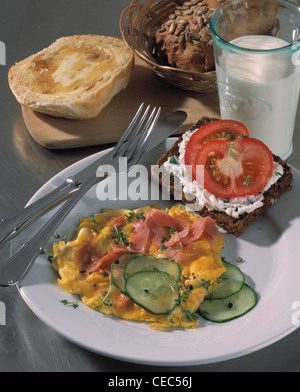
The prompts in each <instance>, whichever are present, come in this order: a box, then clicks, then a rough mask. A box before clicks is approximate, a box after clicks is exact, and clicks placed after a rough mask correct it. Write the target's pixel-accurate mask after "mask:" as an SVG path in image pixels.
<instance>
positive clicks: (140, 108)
mask: <svg viewBox="0 0 300 392" xmlns="http://www.w3.org/2000/svg"><path fill="white" fill-rule="evenodd" d="M143 107H144V102H143V103H142V104H141V105H140V107H139V109H138V111H137V112H136V114H135V116H134V117H133V119H132V121H131V123H130V124H129V126H128V128H127V129H126V131H125V132H124V133H123V135H122V137H121V139H120V140H119V141H118V143H117V144H116V146H115V147H114V149H113V150H112V152H111V155H112V157H113V158H114V157H115V155H116V154H117V153H118V152H119V150H120V149H121V147H122V146H123V145H124V142H125V140H126V139H127V137H128V135H129V134H130V132H131V131H132V129H133V127H134V125H135V123H136V122H137V120H138V118H139V116H140V114H141V111H142V109H143Z"/></svg>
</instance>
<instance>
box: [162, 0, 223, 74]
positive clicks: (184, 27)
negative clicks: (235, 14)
mask: <svg viewBox="0 0 300 392" xmlns="http://www.w3.org/2000/svg"><path fill="white" fill-rule="evenodd" d="M224 1H225V0H205V1H202V0H191V1H185V2H184V3H183V4H182V6H177V7H176V9H175V10H174V13H173V14H171V15H169V19H168V20H167V21H166V22H165V23H164V24H163V25H162V26H161V28H160V29H159V30H158V32H157V33H156V35H155V48H156V55H157V57H158V58H159V60H160V62H161V63H163V64H165V65H169V66H171V67H175V68H180V69H183V70H186V71H191V72H201V73H202V72H207V71H211V70H213V69H214V66H215V65H214V52H213V42H212V36H211V31H210V28H209V19H210V16H211V14H212V12H213V11H214V10H215V9H216V8H217V7H218V6H219V5H220V4H221V3H224Z"/></svg>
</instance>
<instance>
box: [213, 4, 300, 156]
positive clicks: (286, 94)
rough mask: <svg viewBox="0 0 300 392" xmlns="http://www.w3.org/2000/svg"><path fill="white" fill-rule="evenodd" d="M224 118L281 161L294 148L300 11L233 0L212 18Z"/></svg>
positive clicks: (292, 6) (293, 7) (288, 6)
mask: <svg viewBox="0 0 300 392" xmlns="http://www.w3.org/2000/svg"><path fill="white" fill-rule="evenodd" d="M210 28H211V32H212V36H213V42H214V53H215V63H216V73H217V85H218V96H219V101H220V110H221V118H222V119H233V120H238V121H240V122H242V123H244V124H245V125H246V126H247V127H248V129H249V132H250V136H251V137H254V138H257V139H260V140H261V141H263V142H264V143H265V144H266V145H267V146H268V147H269V148H270V150H271V151H272V152H273V154H275V155H278V156H280V157H281V158H282V159H287V158H288V157H289V156H290V155H291V153H292V150H293V134H294V128H295V119H296V112H297V107H298V98H299V90H300V8H299V7H298V6H297V5H296V4H294V3H292V2H289V1H285V0H263V1H262V0H233V1H229V2H225V3H223V4H222V5H220V6H219V7H218V8H217V9H216V10H215V11H214V13H213V14H212V16H211V18H210Z"/></svg>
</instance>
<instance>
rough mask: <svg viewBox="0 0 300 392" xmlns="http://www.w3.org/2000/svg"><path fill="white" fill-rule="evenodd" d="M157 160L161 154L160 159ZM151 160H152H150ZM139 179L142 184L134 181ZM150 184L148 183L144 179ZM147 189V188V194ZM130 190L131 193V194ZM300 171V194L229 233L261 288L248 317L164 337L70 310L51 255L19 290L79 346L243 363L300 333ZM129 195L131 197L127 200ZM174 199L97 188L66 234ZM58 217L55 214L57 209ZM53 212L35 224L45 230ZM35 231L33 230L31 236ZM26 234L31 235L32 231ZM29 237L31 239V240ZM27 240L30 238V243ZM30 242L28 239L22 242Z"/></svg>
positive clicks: (150, 357)
mask: <svg viewBox="0 0 300 392" xmlns="http://www.w3.org/2000/svg"><path fill="white" fill-rule="evenodd" d="M174 140H175V139H174V138H170V139H168V141H167V143H166V145H163V146H161V147H160V148H158V149H157V150H156V151H155V153H154V154H152V156H151V162H149V161H148V162H147V159H146V160H145V161H144V163H145V164H147V165H148V167H149V165H150V163H152V164H155V162H156V158H159V157H160V156H161V155H162V154H163V153H164V151H166V148H169V147H170V146H171V145H172V144H173V142H174ZM102 154H103V153H102V152H100V153H98V154H95V155H93V156H91V157H88V158H86V159H83V160H82V161H80V162H78V163H76V164H74V165H72V166H71V167H69V168H67V169H65V170H64V171H62V172H61V173H59V174H58V175H56V176H55V177H54V178H53V179H51V180H50V181H49V182H48V183H47V184H45V185H44V186H43V187H42V188H41V189H40V190H39V191H38V192H37V193H36V195H35V196H34V197H33V198H32V199H31V200H30V202H32V201H34V200H36V199H37V198H39V197H40V196H42V195H43V194H44V193H45V192H47V191H49V190H51V189H53V187H54V186H57V185H58V184H60V183H61V182H62V181H63V180H64V179H65V178H66V177H67V176H69V175H71V174H74V173H76V172H77V171H78V170H80V169H81V168H83V167H84V166H85V165H87V164H88V163H89V162H91V161H92V160H94V159H96V158H98V157H99V156H101V155H102ZM154 155H155V156H154ZM148 159H149V158H148ZM134 180H136V179H134ZM143 181H144V186H145V187H147V186H148V178H147V176H145V178H143ZM144 186H143V190H144V189H145V188H144ZM123 191H124V190H123ZM299 194H300V172H299V171H297V170H294V186H293V189H292V191H290V192H289V193H286V194H284V195H283V196H282V198H281V199H280V200H279V201H278V202H277V203H276V204H275V205H274V206H273V207H272V208H271V209H270V210H269V211H268V212H267V213H266V214H265V215H264V216H263V217H261V218H260V219H259V220H258V221H257V222H256V223H255V224H254V225H253V226H252V227H250V228H249V229H248V230H247V231H246V233H244V234H243V235H242V236H241V237H240V238H239V239H236V238H235V237H233V236H231V235H228V234H224V237H225V247H224V252H223V256H225V257H226V258H227V260H228V261H230V262H233V263H235V262H236V260H237V258H238V257H242V258H243V260H244V261H243V262H242V263H239V264H238V265H239V267H240V268H241V269H242V271H243V272H244V273H245V275H246V278H247V282H248V283H250V285H251V286H252V287H254V288H255V290H256V291H257V293H258V295H259V302H258V305H257V306H256V308H254V309H253V310H252V311H251V312H250V313H248V314H247V315H246V316H244V317H242V318H239V319H236V320H233V321H230V322H227V323H224V324H213V323H210V322H207V321H205V320H201V321H200V325H199V327H198V328H196V329H193V330H188V331H183V330H174V331H172V332H163V331H156V330H152V329H150V328H149V327H148V325H146V324H144V323H137V322H128V321H122V320H119V319H116V318H113V317H108V316H105V315H102V314H100V313H98V312H96V311H93V310H91V309H89V308H88V307H86V306H85V305H83V304H82V303H80V306H79V307H78V308H77V309H73V308H72V307H70V306H64V305H63V304H62V303H61V300H63V299H67V300H69V301H71V302H73V301H74V300H77V298H75V297H73V296H71V295H69V294H67V293H66V292H65V291H63V290H62V289H61V288H60V287H59V285H58V284H57V283H56V279H57V276H56V273H55V272H54V271H53V270H52V268H51V266H50V264H49V263H48V262H47V261H46V258H45V256H40V257H38V259H37V261H36V263H35V264H34V266H33V268H32V269H31V270H30V272H29V273H28V275H27V276H26V278H25V280H24V281H23V282H22V284H21V285H20V286H19V290H20V293H21V295H22V297H23V299H24V300H25V302H26V303H27V305H28V306H29V307H30V308H31V309H32V311H33V312H34V313H35V314H36V315H37V316H38V317H39V318H40V319H41V320H42V321H43V322H44V323H46V324H47V325H48V326H50V327H51V328H53V329H54V330H55V331H56V332H57V333H59V334H60V335H62V336H63V337H65V338H66V339H68V340H70V341H72V342H74V343H75V344H77V345H79V346H81V347H84V348H86V349H88V350H91V351H93V352H96V353H99V354H102V355H106V356H109V357H112V358H116V359H120V360H124V361H129V362H135V363H141V364H151V365H168V366H170V365H174V366H175V365H176V366H185V365H197V364H204V363H211V362H218V361H222V360H226V359H231V358H235V357H238V356H242V355H245V354H248V353H250V352H253V351H256V350H259V349H261V348H263V347H266V346H268V345H270V344H272V343H274V342H276V341H278V340H279V339H281V338H283V337H284V336H286V335H288V334H290V333H291V332H292V331H294V330H295V329H296V328H297V326H296V325H294V324H297V323H295V322H293V321H295V320H297V313H296V308H295V309H293V308H292V306H293V304H294V305H295V306H296V307H297V305H299V301H300V285H299V276H300V263H299V257H298V256H297V254H298V252H297V249H296V246H297V241H298V238H299V231H300V204H299V202H298V197H297V195H299ZM121 198H123V199H124V195H123V196H122V192H121ZM154 203H159V204H161V205H163V206H166V205H170V204H171V202H170V201H154V202H151V201H149V200H139V201H136V202H135V201H130V200H129V201H128V200H127V201H126V200H115V201H103V202H100V201H99V200H98V199H97V197H96V189H95V188H93V189H91V190H90V191H89V192H88V193H87V195H86V196H85V197H84V198H83V199H82V201H81V202H80V203H79V204H78V205H77V206H76V207H75V209H74V210H73V211H72V213H71V214H70V215H69V216H68V217H67V218H66V220H65V221H64V222H63V224H62V225H61V227H60V228H59V229H58V233H59V234H63V233H66V232H67V231H68V230H69V231H70V230H71V231H72V230H74V229H75V228H76V225H77V223H78V220H79V218H80V217H83V216H87V215H90V214H93V213H94V212H97V211H99V210H100V209H101V208H104V207H108V206H109V207H125V208H136V207H137V206H142V205H147V204H154ZM51 213H52V212H51ZM51 213H48V214H47V215H46V216H44V217H43V218H42V219H41V220H40V222H38V223H37V224H35V228H36V229H37V230H38V228H39V225H40V224H42V223H43V222H44V221H45V220H47V217H48V216H49V214H51ZM33 229H34V227H32V228H31V232H32V230H33ZM24 235H25V234H24ZM24 235H23V236H24ZM23 239H24V238H23ZM20 240H22V238H21V239H20Z"/></svg>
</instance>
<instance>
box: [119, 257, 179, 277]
mask: <svg viewBox="0 0 300 392" xmlns="http://www.w3.org/2000/svg"><path fill="white" fill-rule="evenodd" d="M139 271H162V272H167V273H168V274H170V275H172V276H173V278H174V279H175V280H176V281H178V280H179V279H180V276H181V268H180V265H179V264H178V263H176V261H174V260H169V259H165V258H164V259H157V258H155V257H153V256H149V255H140V256H137V257H134V258H132V259H131V260H129V261H128V263H127V265H126V267H125V269H124V272H123V277H124V279H125V280H126V279H127V278H128V277H129V276H130V275H132V274H134V273H136V272H139Z"/></svg>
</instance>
